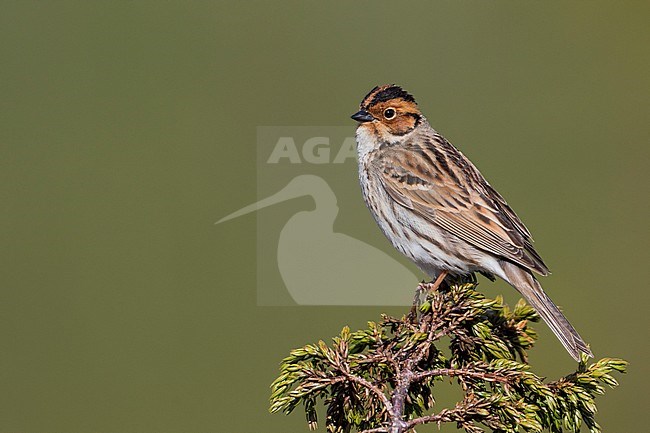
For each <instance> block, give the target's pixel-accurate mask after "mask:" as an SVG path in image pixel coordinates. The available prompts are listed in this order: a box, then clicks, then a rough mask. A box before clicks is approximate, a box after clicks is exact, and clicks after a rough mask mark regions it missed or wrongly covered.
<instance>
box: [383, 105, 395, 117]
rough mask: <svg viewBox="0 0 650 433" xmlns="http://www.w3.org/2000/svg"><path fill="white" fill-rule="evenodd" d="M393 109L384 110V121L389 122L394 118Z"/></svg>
mask: <svg viewBox="0 0 650 433" xmlns="http://www.w3.org/2000/svg"><path fill="white" fill-rule="evenodd" d="M395 114H396V113H395V109H394V108H387V109H385V110H384V119H386V120H390V119H392V118H394V117H395Z"/></svg>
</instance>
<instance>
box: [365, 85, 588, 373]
mask: <svg viewBox="0 0 650 433" xmlns="http://www.w3.org/2000/svg"><path fill="white" fill-rule="evenodd" d="M352 119H354V120H356V121H357V122H359V125H358V128H357V131H356V140H357V152H358V159H359V161H358V162H359V180H360V183H361V190H362V193H363V197H364V200H365V202H366V205H367V206H368V208H369V209H370V212H371V213H372V216H373V217H374V218H375V221H376V222H377V224H379V227H380V228H381V230H382V231H383V233H384V235H386V237H387V238H388V240H390V242H391V243H392V244H393V246H394V247H395V248H397V249H398V250H399V251H400V252H401V253H402V254H404V255H405V256H406V257H408V258H409V259H410V260H412V261H413V262H414V263H415V264H416V265H417V266H418V267H419V268H420V269H421V270H422V271H423V272H424V273H426V274H427V275H429V276H430V277H431V278H436V282H435V287H437V285H439V284H440V283H441V282H442V281H443V280H444V278H445V277H446V276H447V275H452V276H461V275H467V274H471V273H474V272H480V273H482V274H485V275H487V276H491V277H492V278H493V276H494V275H496V276H498V277H500V278H502V279H503V280H505V281H507V282H508V283H509V284H510V285H512V286H513V287H514V288H515V289H517V290H518V291H519V293H521V294H522V295H523V296H524V298H526V300H527V301H528V303H529V304H530V305H531V306H532V307H533V308H534V309H535V310H536V311H537V312H538V313H539V315H540V316H541V317H542V318H543V319H544V321H545V322H546V323H547V324H548V326H549V327H550V328H551V330H552V331H553V333H555V335H556V336H557V338H558V339H559V340H560V342H561V343H562V345H563V346H564V347H565V348H566V350H567V351H568V352H569V354H570V355H571V356H572V357H573V358H574V359H575V360H577V361H579V360H580V354H581V353H585V354H587V355H589V356H593V355H592V353H591V350H590V349H589V347H588V346H587V344H586V343H585V342H584V340H583V339H582V338H581V337H580V335H579V334H578V332H577V331H576V330H575V328H574V327H573V326H571V324H570V323H569V321H568V320H567V319H566V317H564V315H563V314H562V312H561V311H560V310H559V308H558V307H557V306H556V305H555V304H554V303H553V301H551V299H550V298H549V297H548V296H547V295H546V293H544V290H542V286H541V285H540V284H539V282H537V280H536V279H535V277H534V276H533V272H535V273H537V274H540V275H548V273H549V271H548V268H547V267H546V265H545V264H544V262H543V261H542V258H541V257H540V256H539V254H538V253H537V252H536V251H535V249H534V248H533V245H532V237H531V234H530V232H529V231H528V229H527V228H526V227H525V226H524V224H523V223H522V222H521V220H520V219H519V217H517V215H516V214H515V212H514V211H513V210H512V209H511V208H510V206H508V204H507V203H506V201H505V200H504V199H503V197H501V195H500V194H499V193H498V192H497V191H496V190H495V189H494V188H492V187H491V186H490V184H489V183H488V182H487V181H486V180H485V178H484V177H483V175H481V173H480V172H479V171H478V169H477V168H476V167H475V166H474V165H473V164H472V163H471V162H470V161H469V160H468V159H467V158H466V157H465V155H463V154H462V153H461V152H460V151H459V150H458V149H456V148H455V147H454V146H453V145H452V144H451V143H450V142H449V141H447V140H446V139H445V138H444V137H443V136H442V135H440V134H439V133H438V132H437V131H436V130H435V129H433V128H432V127H431V125H429V122H428V121H427V119H426V118H425V117H424V116H423V115H422V113H421V112H420V110H419V109H418V105H417V103H416V102H415V99H414V98H413V96H411V95H410V94H409V93H407V92H406V91H404V90H403V89H402V88H400V87H398V86H395V85H384V86H378V87H375V88H374V89H372V90H371V91H370V93H368V95H366V97H365V98H364V99H363V101H362V102H361V105H360V110H359V111H358V112H357V113H355V114H353V115H352Z"/></svg>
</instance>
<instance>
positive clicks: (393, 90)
mask: <svg viewBox="0 0 650 433" xmlns="http://www.w3.org/2000/svg"><path fill="white" fill-rule="evenodd" d="M359 108H360V110H359V111H358V112H356V113H354V114H353V115H352V116H351V117H352V119H354V120H356V121H357V122H359V128H368V129H369V130H368V131H367V132H370V133H372V134H373V135H376V136H377V138H378V139H382V140H385V141H394V139H395V138H396V137H400V136H403V135H405V134H408V133H409V132H411V131H413V129H415V127H417V126H418V125H419V124H420V122H421V121H422V119H423V116H422V113H421V112H420V109H419V108H418V104H417V103H416V102H415V99H414V98H413V96H411V95H410V94H409V93H408V92H406V91H405V90H403V89H402V88H401V87H399V86H396V85H394V84H386V85H383V86H377V87H375V88H374V89H372V90H371V91H370V93H368V94H367V95H366V97H365V98H363V101H361V104H360V105H359Z"/></svg>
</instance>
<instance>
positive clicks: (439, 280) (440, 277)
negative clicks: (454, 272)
mask: <svg viewBox="0 0 650 433" xmlns="http://www.w3.org/2000/svg"><path fill="white" fill-rule="evenodd" d="M447 275H449V272H447V271H442V272H440V275H438V278H436V281H434V282H433V285H432V286H430V287H429V292H435V291H436V290H438V287H440V285H441V284H442V282H443V281H444V279H445V277H446V276H447Z"/></svg>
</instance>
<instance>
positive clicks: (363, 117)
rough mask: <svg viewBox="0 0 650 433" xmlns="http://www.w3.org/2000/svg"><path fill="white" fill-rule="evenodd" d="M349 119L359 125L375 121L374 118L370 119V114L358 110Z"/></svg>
mask: <svg viewBox="0 0 650 433" xmlns="http://www.w3.org/2000/svg"><path fill="white" fill-rule="evenodd" d="M350 117H352V118H353V119H354V120H356V121H357V122H361V123H366V122H372V121H373V120H375V118H374V117H372V114H370V113H368V112H367V111H366V110H359V111H357V112H356V113H354V114H353V115H352V116H350Z"/></svg>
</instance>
